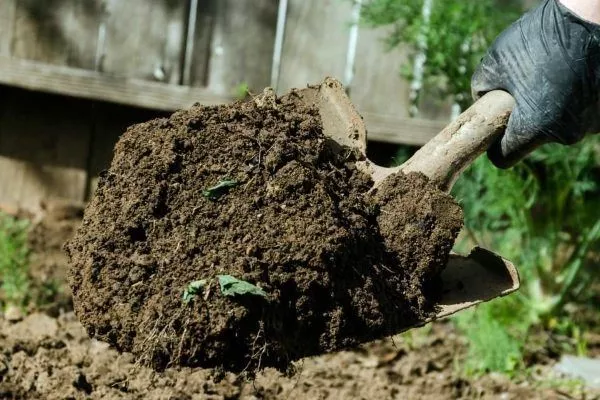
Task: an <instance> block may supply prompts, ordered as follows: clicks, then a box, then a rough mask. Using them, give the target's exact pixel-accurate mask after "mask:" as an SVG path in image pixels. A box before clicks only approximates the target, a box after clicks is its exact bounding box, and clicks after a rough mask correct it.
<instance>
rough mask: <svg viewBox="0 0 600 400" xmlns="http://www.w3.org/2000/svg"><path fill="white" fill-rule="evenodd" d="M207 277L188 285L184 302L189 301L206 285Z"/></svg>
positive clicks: (184, 293)
mask: <svg viewBox="0 0 600 400" xmlns="http://www.w3.org/2000/svg"><path fill="white" fill-rule="evenodd" d="M206 282H207V281H206V279H200V280H198V281H193V282H190V283H189V284H188V287H187V288H186V289H185V290H184V291H183V299H182V300H183V302H184V303H186V304H187V303H189V302H190V301H191V300H192V299H193V298H194V297H195V296H196V295H197V294H198V293H200V292H201V291H202V289H203V288H204V287H205V286H206Z"/></svg>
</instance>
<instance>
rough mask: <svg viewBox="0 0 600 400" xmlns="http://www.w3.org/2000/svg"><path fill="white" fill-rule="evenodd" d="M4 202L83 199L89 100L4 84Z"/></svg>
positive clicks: (0, 185) (0, 186)
mask: <svg viewBox="0 0 600 400" xmlns="http://www.w3.org/2000/svg"><path fill="white" fill-rule="evenodd" d="M1 97H2V98H3V100H4V101H3V104H2V109H1V110H0V203H2V204H8V205H15V206H22V207H24V208H26V209H30V210H38V209H39V207H40V202H41V201H43V200H48V199H54V198H58V199H67V200H73V201H83V199H84V194H85V182H86V164H87V156H88V151H89V139H90V130H89V104H88V103H86V102H83V103H82V102H81V101H79V100H75V99H69V98H58V97H55V96H49V95H45V94H41V93H32V92H26V91H22V90H17V89H7V88H5V87H3V88H2V96H1Z"/></svg>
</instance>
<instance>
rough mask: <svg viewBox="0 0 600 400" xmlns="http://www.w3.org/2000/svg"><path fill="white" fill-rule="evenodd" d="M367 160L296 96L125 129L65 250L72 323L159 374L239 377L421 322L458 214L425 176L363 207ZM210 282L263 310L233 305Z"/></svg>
mask: <svg viewBox="0 0 600 400" xmlns="http://www.w3.org/2000/svg"><path fill="white" fill-rule="evenodd" d="M362 159H363V156H362V155H361V154H360V153H359V152H358V151H356V150H352V149H349V148H342V147H340V146H339V145H337V144H336V143H333V142H332V141H331V140H330V139H328V138H327V137H326V136H324V134H323V132H322V126H321V120H320V116H319V113H318V111H317V110H316V109H315V108H311V107H306V106H300V105H298V104H297V103H296V102H295V96H294V94H293V93H292V94H290V95H288V96H285V97H282V98H278V99H275V98H274V97H264V98H261V99H258V100H257V101H249V102H245V103H237V104H234V105H226V106H218V107H202V106H198V105H197V106H194V107H192V108H191V109H190V110H188V111H180V112H177V113H175V114H174V115H173V116H171V117H170V118H168V119H158V120H154V121H150V122H147V123H144V124H140V125H136V126H133V127H131V128H130V129H129V130H128V131H127V132H126V133H125V134H124V135H123V136H122V138H121V139H120V141H119V142H118V144H117V145H116V148H115V154H114V159H113V161H112V164H111V166H110V169H109V170H108V171H106V172H104V173H103V174H102V175H101V177H100V180H99V184H98V189H97V192H96V194H95V196H94V198H93V199H92V200H91V202H90V204H89V205H88V207H87V208H86V211H85V216H84V220H83V224H82V227H81V229H80V230H79V231H78V233H77V235H76V236H75V238H74V239H73V240H72V241H71V242H70V243H69V244H68V246H67V247H66V248H67V250H68V253H69V254H70V258H71V262H72V268H71V270H70V276H69V278H70V285H71V288H72V290H73V296H74V304H75V311H76V314H77V315H78V317H79V318H80V320H81V322H82V324H83V325H84V326H85V327H86V329H87V331H88V333H89V335H90V336H91V337H93V338H97V339H101V340H103V341H106V342H108V343H110V344H111V345H113V346H114V347H115V348H116V349H118V350H119V351H131V352H133V354H135V355H136V357H138V358H139V360H140V361H141V362H142V363H144V364H148V365H152V366H153V367H155V368H157V369H162V368H165V367H167V366H171V365H182V366H202V367H223V368H225V369H226V370H231V371H237V372H239V371H243V370H250V371H254V370H256V369H259V368H261V367H276V368H279V369H281V370H285V369H286V368H287V367H289V366H290V362H291V361H293V360H296V359H299V358H301V357H306V356H311V355H314V354H319V353H324V352H330V351H334V350H339V349H343V348H348V347H351V346H355V345H357V344H359V343H363V342H366V341H370V340H373V339H377V338H381V337H384V336H389V335H392V334H394V333H397V332H399V331H401V330H402V329H403V328H404V327H407V326H409V325H411V324H412V323H414V322H415V321H417V320H422V319H424V318H426V317H428V316H430V315H431V314H432V313H433V312H434V311H435V310H434V307H433V302H434V301H435V299H436V296H435V292H434V291H432V290H428V288H429V286H428V285H429V284H432V283H435V278H436V277H437V275H438V273H439V272H440V270H441V269H442V268H443V267H444V265H445V263H446V261H447V257H448V253H449V251H450V249H451V247H452V245H453V242H454V239H455V237H456V235H457V234H458V232H459V230H460V228H461V225H462V213H461V210H460V208H459V206H458V205H457V204H456V203H455V202H454V201H453V200H452V199H451V198H450V197H449V196H447V195H446V194H443V193H441V192H439V191H437V190H436V189H435V188H434V187H433V186H432V185H430V184H429V183H427V180H426V179H425V178H424V177H423V176H421V175H419V174H411V175H408V176H404V175H399V176H397V177H396V178H394V179H391V180H389V181H388V182H386V184H385V185H383V186H382V187H381V188H380V189H378V192H377V193H376V195H375V196H367V191H368V190H369V189H370V187H371V186H372V182H371V180H370V179H369V177H368V176H367V175H365V174H363V173H361V172H360V171H359V170H358V169H357V168H356V162H357V161H360V160H362ZM224 184H226V186H227V187H222V186H223V185H224ZM213 187H217V188H216V189H212V190H210V188H213ZM207 190H208V192H207ZM218 275H231V276H233V277H235V278H237V279H240V280H243V281H246V282H249V283H251V284H254V285H256V286H258V287H260V288H261V289H262V290H263V291H264V292H265V293H266V296H265V297H263V296H260V295H236V296H226V295H225V292H224V291H223V290H222V289H221V288H220V286H219V283H218ZM198 280H205V281H204V284H203V285H202V287H201V288H200V289H198V291H197V293H196V295H195V296H193V298H192V299H191V301H190V302H188V303H186V302H184V301H182V293H183V292H184V290H185V289H186V287H187V286H188V285H189V284H190V282H193V281H198Z"/></svg>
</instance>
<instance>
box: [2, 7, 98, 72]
mask: <svg viewBox="0 0 600 400" xmlns="http://www.w3.org/2000/svg"><path fill="white" fill-rule="evenodd" d="M2 1H6V0H2ZM16 2H17V6H16V10H15V20H14V21H15V22H14V38H13V49H12V55H13V56H14V57H19V58H23V59H28V60H35V61H42V62H47V63H50V64H55V65H66V66H72V67H80V68H93V66H94V58H95V54H96V38H97V33H98V24H99V18H100V15H101V13H100V6H101V0H88V1H81V0H47V1H39V0H16Z"/></svg>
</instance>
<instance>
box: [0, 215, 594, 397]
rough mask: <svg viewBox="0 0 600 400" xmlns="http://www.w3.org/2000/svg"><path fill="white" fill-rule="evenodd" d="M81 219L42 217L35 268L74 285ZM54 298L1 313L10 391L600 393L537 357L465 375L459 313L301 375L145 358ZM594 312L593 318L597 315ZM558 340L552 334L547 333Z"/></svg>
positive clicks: (3, 382) (35, 234) (316, 364)
mask: <svg viewBox="0 0 600 400" xmlns="http://www.w3.org/2000/svg"><path fill="white" fill-rule="evenodd" d="M75 215H77V213H75ZM79 223H80V220H79V219H77V218H76V217H73V218H71V217H69V218H56V214H51V215H50V216H49V217H48V218H43V219H42V220H41V221H39V222H36V223H35V224H34V229H33V230H32V235H31V240H30V242H31V243H34V244H35V247H34V248H33V258H34V260H35V262H36V265H38V266H41V267H40V268H39V269H38V270H37V272H35V276H37V277H40V278H41V277H43V276H48V277H51V279H52V280H53V281H54V282H55V283H56V284H57V285H58V288H62V287H63V286H64V285H66V282H65V280H64V279H65V277H64V273H65V272H66V269H67V268H66V260H65V257H64V255H63V256H62V258H61V256H60V253H59V252H57V251H56V249H57V242H60V241H61V240H62V239H61V238H59V235H60V234H61V233H62V234H63V235H64V236H62V238H63V239H64V238H65V237H68V236H69V235H68V233H67V232H68V231H72V228H68V227H67V226H71V227H75V226H77V225H78V224H79ZM51 238H53V239H52V240H51ZM42 266H43V267H42ZM34 283H35V284H43V283H44V282H43V279H36V280H35V281H34ZM68 292H69V291H68V289H66V290H65V291H64V295H65V296H66V295H68ZM47 306H48V307H45V309H50V310H58V313H57V315H54V311H53V312H52V314H53V315H52V316H50V315H48V314H47V313H40V312H35V311H34V312H33V314H30V315H28V316H26V317H25V318H24V319H23V320H22V321H20V322H16V323H11V322H8V321H6V320H4V319H3V318H1V317H0V399H44V400H54V399H57V400H58V399H76V400H79V399H82V400H83V399H111V400H113V399H117V400H118V399H127V400H137V399H139V400H141V399H144V400H146V399H148V400H159V399H185V400H187V399H190V400H207V399H210V400H218V399H244V400H256V399H265V400H275V399H287V400H300V399H328V400H345V399H382V400H387V399H415V400H419V399H424V400H445V399H508V400H511V399H515V400H516V399H523V398H527V399H532V400H538V399H540V400H541V399H582V400H583V399H585V400H591V399H600V393H598V391H593V390H590V389H587V390H581V389H580V388H577V387H573V385H557V383H556V381H552V379H554V377H553V375H552V372H551V365H542V366H539V365H530V364H528V366H529V367H530V370H531V373H530V374H528V375H527V376H520V377H517V379H516V380H514V381H511V380H509V379H508V378H506V377H504V376H501V375H498V374H488V375H484V376H481V377H466V376H464V375H463V374H462V373H461V372H460V371H461V368H460V366H461V365H462V362H463V357H464V355H465V353H466V346H465V341H464V339H463V338H461V336H460V335H459V334H458V333H457V332H456V331H455V329H454V327H453V324H452V323H449V322H436V323H434V324H431V325H429V328H425V329H420V330H414V331H411V332H409V333H407V334H404V335H399V336H395V337H394V338H390V339H385V340H381V341H375V342H372V343H370V344H368V345H364V346H360V347H357V348H355V349H353V350H352V351H341V352H337V353H333V354H328V355H324V356H320V357H314V358H308V359H304V360H302V361H300V362H298V363H297V365H298V374H296V375H294V376H284V375H282V374H281V373H280V372H277V371H275V370H273V369H266V370H264V371H262V372H260V373H258V374H257V376H256V379H255V380H254V381H248V380H246V379H242V377H240V376H236V375H235V374H232V373H218V372H217V371H214V370H206V369H197V368H195V369H191V368H168V369H166V370H165V371H162V372H157V371H155V370H152V369H150V368H146V367H143V366H141V365H139V363H138V362H137V361H138V360H137V358H136V357H135V356H133V355H132V354H130V353H119V352H117V351H116V350H114V349H111V348H110V347H109V345H108V344H106V343H103V342H100V341H97V340H94V339H90V338H89V337H88V335H87V333H86V331H85V329H84V328H83V327H82V325H81V324H80V323H79V322H78V320H77V318H76V316H75V315H74V314H73V312H71V311H70V310H69V309H68V308H67V309H63V308H62V307H53V306H51V305H47ZM590 315H591V316H592V318H591V319H590V322H594V321H596V319H595V314H590ZM596 336H597V335H596ZM586 340H587V341H588V344H589V351H590V355H591V356H593V355H594V354H596V355H598V354H600V353H598V349H600V340H598V339H595V340H594V336H589V337H587V339H586ZM552 342H554V340H552V339H550V338H548V337H546V336H543V337H542V338H541V339H540V340H539V343H541V344H548V343H552ZM540 352H541V354H538V355H533V354H528V355H527V356H526V357H525V360H538V361H539V360H545V362H547V363H550V364H552V363H553V362H554V360H553V359H551V358H548V357H547V356H542V355H543V354H547V353H548V350H547V349H544V348H541V349H540ZM528 353H530V351H528ZM552 354H554V353H552Z"/></svg>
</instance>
